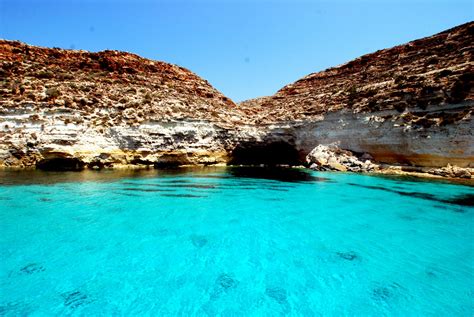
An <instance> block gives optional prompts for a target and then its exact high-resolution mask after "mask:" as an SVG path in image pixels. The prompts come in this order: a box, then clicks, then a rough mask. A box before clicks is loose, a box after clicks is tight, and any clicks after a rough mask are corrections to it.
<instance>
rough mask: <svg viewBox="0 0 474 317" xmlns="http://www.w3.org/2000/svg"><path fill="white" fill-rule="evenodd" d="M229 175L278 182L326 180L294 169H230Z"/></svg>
mask: <svg viewBox="0 0 474 317" xmlns="http://www.w3.org/2000/svg"><path fill="white" fill-rule="evenodd" d="M229 174H230V175H232V176H233V177H241V178H257V179H268V180H276V181H280V182H290V183H295V182H323V181H328V179H327V178H322V177H316V176H313V175H311V174H310V173H309V172H307V171H305V170H302V169H296V168H278V167H232V168H230V169H229Z"/></svg>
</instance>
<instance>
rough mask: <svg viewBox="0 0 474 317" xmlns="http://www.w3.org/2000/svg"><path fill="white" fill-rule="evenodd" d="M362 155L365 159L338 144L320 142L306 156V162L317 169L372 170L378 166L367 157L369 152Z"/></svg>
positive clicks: (342, 170)
mask: <svg viewBox="0 0 474 317" xmlns="http://www.w3.org/2000/svg"><path fill="white" fill-rule="evenodd" d="M362 157H364V158H365V160H361V159H359V158H358V157H357V156H355V155H354V154H353V153H352V152H350V151H347V150H343V149H340V148H338V147H337V146H336V145H323V144H320V145H318V146H317V147H315V148H314V149H313V150H312V151H311V152H310V153H309V154H308V155H307V156H306V162H307V163H308V165H309V166H310V168H311V169H313V170H317V171H341V172H346V171H349V172H370V171H373V170H375V169H376V168H377V165H376V164H374V163H372V162H371V161H370V160H368V159H367V158H369V157H370V155H369V154H363V156H362Z"/></svg>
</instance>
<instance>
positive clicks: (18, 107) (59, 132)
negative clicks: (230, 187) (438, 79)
mask: <svg viewBox="0 0 474 317" xmlns="http://www.w3.org/2000/svg"><path fill="white" fill-rule="evenodd" d="M0 61H1V64H0V76H1V78H2V81H1V82H0V85H1V86H0V166H16V167H18V166H20V167H21V166H34V165H35V164H38V165H39V166H50V165H51V167H52V163H51V162H55V163H58V164H59V163H61V164H63V165H64V166H71V168H72V167H76V166H79V165H77V164H72V163H73V162H74V160H79V161H80V162H81V164H80V166H82V167H84V166H89V167H102V166H120V165H154V164H170V163H172V164H200V163H202V164H212V163H223V162H226V161H227V152H228V149H227V147H228V146H229V144H227V141H226V140H227V139H228V135H227V131H228V129H229V127H234V126H235V124H234V122H239V120H240V118H241V116H242V115H241V112H240V111H239V110H238V109H237V107H236V105H235V104H234V103H233V102H232V101H231V100H229V99H228V98H227V97H225V96H223V95H222V94H221V93H220V92H218V91H217V90H215V89H214V88H213V87H212V86H211V85H210V84H209V83H208V82H207V81H205V80H203V79H201V78H200V77H198V76H196V75H195V74H193V73H191V72H190V71H188V70H186V69H184V68H182V67H179V66H176V65H171V64H167V63H162V62H157V61H152V60H147V59H144V58H141V57H139V56H137V55H134V54H130V53H124V52H117V51H104V52H99V53H89V52H84V51H72V50H62V49H48V48H39V47H33V46H29V45H26V44H22V43H19V42H12V41H0ZM52 160H54V161H52ZM71 160H72V161H71ZM48 162H50V163H48Z"/></svg>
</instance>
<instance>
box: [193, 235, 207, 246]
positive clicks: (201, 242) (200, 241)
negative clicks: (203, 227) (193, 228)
mask: <svg viewBox="0 0 474 317" xmlns="http://www.w3.org/2000/svg"><path fill="white" fill-rule="evenodd" d="M191 242H192V244H193V245H194V246H195V247H197V248H202V247H203V246H205V245H206V244H207V239H206V237H205V236H200V235H192V236H191Z"/></svg>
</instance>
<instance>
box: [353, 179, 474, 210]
mask: <svg viewBox="0 0 474 317" xmlns="http://www.w3.org/2000/svg"><path fill="white" fill-rule="evenodd" d="M347 184H348V185H351V186H357V187H362V188H367V189H375V190H383V191H386V192H390V193H395V194H399V195H402V196H408V197H415V198H420V199H425V200H431V201H437V202H440V203H444V204H451V205H458V206H469V207H472V206H474V194H463V195H459V196H454V197H451V198H448V199H443V198H440V197H438V196H436V195H433V194H428V193H419V192H406V191H401V190H395V189H390V188H387V187H382V186H371V185H361V184H354V183H347Z"/></svg>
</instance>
